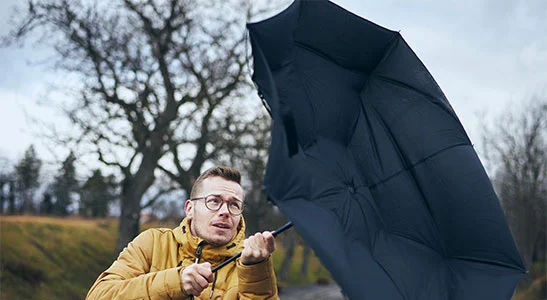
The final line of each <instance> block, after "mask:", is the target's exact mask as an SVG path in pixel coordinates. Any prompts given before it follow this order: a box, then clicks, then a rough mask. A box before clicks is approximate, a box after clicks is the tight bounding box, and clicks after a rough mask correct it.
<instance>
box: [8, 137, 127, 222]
mask: <svg viewBox="0 0 547 300" xmlns="http://www.w3.org/2000/svg"><path fill="white" fill-rule="evenodd" d="M75 161H76V157H75V156H74V154H73V153H72V152H71V153H70V154H69V155H68V156H67V158H66V159H65V160H64V161H63V162H62V163H61V166H60V168H59V169H58V170H57V174H56V175H55V176H54V178H53V179H52V180H48V179H47V178H45V179H44V178H41V176H40V174H41V171H42V160H41V159H40V157H39V156H38V154H37V153H36V150H35V148H34V146H32V145H31V146H30V147H29V148H28V149H27V150H26V151H25V153H24V155H23V158H21V160H19V161H18V162H17V163H16V164H15V166H13V167H12V168H10V167H9V166H7V165H4V166H3V169H2V170H0V213H1V214H3V215H14V214H33V215H52V216H68V215H71V214H79V215H81V216H83V217H88V218H104V217H107V216H108V215H109V205H110V203H112V201H114V200H115V199H116V197H117V196H116V193H117V189H118V183H117V182H116V180H115V178H114V176H113V175H110V176H106V177H105V176H103V175H102V173H101V170H99V169H96V170H94V171H93V174H92V175H91V176H90V177H89V178H87V179H85V180H84V181H83V182H80V181H79V180H78V179H77V174H76V169H75V166H74V163H75Z"/></svg>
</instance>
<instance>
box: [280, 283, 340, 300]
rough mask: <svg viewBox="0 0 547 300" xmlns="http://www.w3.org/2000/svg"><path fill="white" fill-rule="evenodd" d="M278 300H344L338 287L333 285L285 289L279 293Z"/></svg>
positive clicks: (313, 285) (312, 285)
mask: <svg viewBox="0 0 547 300" xmlns="http://www.w3.org/2000/svg"><path fill="white" fill-rule="evenodd" d="M279 298H280V299H281V300H322V299H328V300H344V296H342V293H341V292H340V287H339V286H338V285H336V284H334V283H330V284H327V285H317V284H311V285H303V286H290V287H285V288H283V289H282V290H281V293H279Z"/></svg>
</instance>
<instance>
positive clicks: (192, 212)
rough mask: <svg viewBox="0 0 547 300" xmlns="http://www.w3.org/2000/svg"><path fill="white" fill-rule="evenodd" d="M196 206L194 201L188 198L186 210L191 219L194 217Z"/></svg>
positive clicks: (185, 204)
mask: <svg viewBox="0 0 547 300" xmlns="http://www.w3.org/2000/svg"><path fill="white" fill-rule="evenodd" d="M193 207H194V203H193V202H192V201H190V200H186V203H184V212H185V213H186V217H187V218H188V219H190V220H192V218H193V217H194V210H193V209H192V208H193Z"/></svg>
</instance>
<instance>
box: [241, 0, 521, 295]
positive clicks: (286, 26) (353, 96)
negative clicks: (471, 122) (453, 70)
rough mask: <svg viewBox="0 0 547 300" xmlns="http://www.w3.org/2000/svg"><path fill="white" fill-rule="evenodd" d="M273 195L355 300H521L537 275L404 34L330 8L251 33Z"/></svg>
mask: <svg viewBox="0 0 547 300" xmlns="http://www.w3.org/2000/svg"><path fill="white" fill-rule="evenodd" d="M248 29H249V32H250V37H251V44H252V51H253V56H254V74H253V80H254V82H255V83H256V85H257V87H258V90H259V93H260V94H261V95H263V98H264V99H265V100H266V102H267V104H268V106H269V107H270V109H271V114H272V118H273V130H272V144H271V149H270V157H269V161H268V167H267V171H266V176H265V188H266V190H267V192H268V195H269V197H270V198H271V200H272V201H274V203H275V204H276V205H278V206H279V208H280V209H281V211H282V212H283V213H284V214H285V215H286V216H287V217H288V218H290V219H291V220H292V221H293V222H294V224H295V226H296V228H297V229H298V231H299V232H300V234H301V235H302V236H303V237H304V239H305V240H306V241H307V243H308V244H309V245H310V246H311V247H312V248H313V249H314V251H315V253H316V254H317V255H318V256H319V257H320V258H321V260H322V261H323V263H324V265H325V266H326V267H327V268H328V269H329V271H330V272H331V274H332V275H333V277H334V278H335V280H336V281H337V282H338V284H339V285H340V286H341V287H342V289H343V292H344V293H345V294H346V295H347V296H348V297H349V298H350V299H510V297H511V295H512V293H513V291H514V288H515V286H516V284H517V283H518V282H519V280H520V279H521V277H522V276H523V274H524V272H525V270H524V267H523V263H522V261H521V259H520V256H519V254H518V252H517V249H516V247H515V244H514V241H513V239H512V236H511V233H510V231H509V227H508V226H507V223H506V220H505V218H504V215H503V211H502V210H501V207H500V205H499V201H498V199H497V197H496V195H495V193H494V191H493V189H492V185H491V183H490V181H489V180H488V177H487V175H486V173H485V171H484V169H483V167H482V165H481V162H480V161H479V159H478V157H477V155H476V153H475V151H474V150H473V147H472V145H471V143H470V141H469V138H468V137H467V135H466V133H465V130H464V129H463V127H462V125H461V124H460V122H459V120H458V118H457V116H456V114H455V112H454V110H453V109H452V107H451V106H450V104H449V103H448V101H447V99H446V97H445V96H444V94H443V92H442V91H441V89H440V88H439V86H438V85H437V84H436V82H435V81H434V79H433V78H432V76H431V75H430V73H429V72H428V71H427V69H426V68H425V66H424V65H423V64H422V63H421V61H420V60H419V59H418V58H417V57H416V55H415V54H414V52H413V51H412V50H411V49H410V47H409V46H408V45H407V43H406V42H405V41H404V40H403V38H402V37H401V35H400V34H399V33H398V32H394V31H390V30H387V29H385V28H383V27H380V26H378V25H375V24H373V23H371V22H369V21H367V20H365V19H362V18H360V17H358V16H356V15H353V14H352V13H350V12H347V11H345V10H344V9H342V8H340V7H338V6H336V5H335V4H332V3H330V2H328V1H319V0H315V1H303V0H302V1H299V0H297V1H296V2H294V3H293V4H292V5H291V6H289V7H288V8H287V9H286V10H285V11H283V12H281V13H280V14H278V15H276V16H274V17H272V18H270V19H267V20H265V21H261V22H258V23H253V24H248Z"/></svg>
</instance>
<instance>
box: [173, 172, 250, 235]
mask: <svg viewBox="0 0 547 300" xmlns="http://www.w3.org/2000/svg"><path fill="white" fill-rule="evenodd" d="M240 183H241V174H240V173H239V171H238V170H236V169H234V168H230V167H224V166H218V167H213V168H210V169H208V170H207V171H205V172H204V173H203V174H201V175H200V176H199V177H198V179H197V180H196V182H195V183H194V186H193V187H192V192H191V193H190V199H189V200H187V201H186V203H185V205H184V210H185V212H186V217H187V218H188V219H189V220H190V231H191V232H192V234H193V235H195V236H197V237H200V238H202V239H203V240H205V241H206V242H207V243H209V244H212V245H216V246H220V245H224V244H227V243H228V242H229V241H230V240H231V239H232V238H233V237H234V235H235V234H236V232H237V227H238V225H239V222H240V220H241V215H240V214H238V213H239V212H238V207H241V208H242V205H243V200H244V199H243V198H244V193H243V188H242V187H241V184H240ZM238 201H239V202H238ZM206 202H207V203H208V204H206ZM219 204H220V205H221V206H220V208H219V209H218V210H214V209H216V208H218V205H219ZM208 207H209V208H208ZM234 213H235V214H234Z"/></svg>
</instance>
